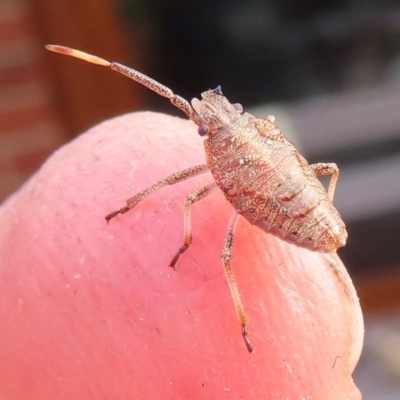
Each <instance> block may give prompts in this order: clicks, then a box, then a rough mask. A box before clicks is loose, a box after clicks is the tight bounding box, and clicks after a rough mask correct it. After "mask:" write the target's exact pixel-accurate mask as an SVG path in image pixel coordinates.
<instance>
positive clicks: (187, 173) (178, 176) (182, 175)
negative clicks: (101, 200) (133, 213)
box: [106, 165, 208, 223]
mask: <svg viewBox="0 0 400 400" xmlns="http://www.w3.org/2000/svg"><path fill="white" fill-rule="evenodd" d="M207 171H208V167H207V165H198V166H196V167H190V168H187V169H184V170H183V171H180V172H177V173H175V174H172V175H169V176H167V177H166V178H164V179H162V180H161V181H159V182H157V183H155V184H154V185H152V186H150V187H148V188H147V189H145V190H143V191H142V192H139V193H138V194H136V195H135V196H133V197H131V198H130V199H128V200H127V201H126V204H127V205H126V206H125V207H122V208H120V209H119V210H116V211H113V212H111V213H110V214H108V215H107V216H106V221H107V223H108V222H109V221H110V219H112V218H114V217H116V216H117V215H118V214H124V213H126V212H128V211H129V210H130V209H131V208H133V207H135V206H136V204H138V203H139V202H140V201H142V200H143V199H145V198H146V197H147V196H150V195H151V194H152V193H154V192H155V191H156V190H158V189H160V188H162V187H163V186H168V185H175V183H178V182H182V181H184V180H186V179H189V178H192V177H193V176H196V175H200V174H204V173H205V172H207Z"/></svg>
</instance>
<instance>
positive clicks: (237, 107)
mask: <svg viewBox="0 0 400 400" xmlns="http://www.w3.org/2000/svg"><path fill="white" fill-rule="evenodd" d="M232 106H233V108H234V109H235V110H236V111H238V112H239V113H242V112H243V106H242V105H241V104H240V103H234V104H232Z"/></svg>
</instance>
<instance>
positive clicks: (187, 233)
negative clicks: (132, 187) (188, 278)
mask: <svg viewBox="0 0 400 400" xmlns="http://www.w3.org/2000/svg"><path fill="white" fill-rule="evenodd" d="M215 189H217V185H216V183H211V184H209V185H207V186H204V187H202V188H199V189H196V190H195V191H194V192H192V193H190V194H189V195H188V196H187V197H186V200H185V209H184V218H183V245H182V246H181V247H180V248H179V250H178V251H177V252H176V254H175V256H174V257H173V259H172V260H171V262H170V263H169V266H170V267H172V268H173V269H175V266H176V263H177V262H178V260H179V257H180V256H181V254H183V253H184V252H185V251H186V250H187V249H188V247H189V245H190V244H191V243H192V205H193V203H196V202H197V201H199V200H201V199H204V197H206V196H208V195H209V194H211V193H212V192H213V191H214V190H215Z"/></svg>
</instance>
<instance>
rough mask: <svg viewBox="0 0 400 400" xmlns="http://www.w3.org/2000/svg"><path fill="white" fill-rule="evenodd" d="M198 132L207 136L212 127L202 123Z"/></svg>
mask: <svg viewBox="0 0 400 400" xmlns="http://www.w3.org/2000/svg"><path fill="white" fill-rule="evenodd" d="M198 132H199V135H200V136H206V135H207V134H208V132H210V128H209V127H208V125H200V126H199V129H198Z"/></svg>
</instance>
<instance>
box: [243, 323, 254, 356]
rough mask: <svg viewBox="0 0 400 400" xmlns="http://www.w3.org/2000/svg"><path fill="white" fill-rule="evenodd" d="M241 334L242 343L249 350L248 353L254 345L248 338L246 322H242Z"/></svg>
mask: <svg viewBox="0 0 400 400" xmlns="http://www.w3.org/2000/svg"><path fill="white" fill-rule="evenodd" d="M242 336H243V340H244V344H245V345H246V348H247V350H248V351H249V353H252V352H253V350H254V347H253V345H252V344H251V342H250V339H249V337H248V328H247V325H246V324H242Z"/></svg>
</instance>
